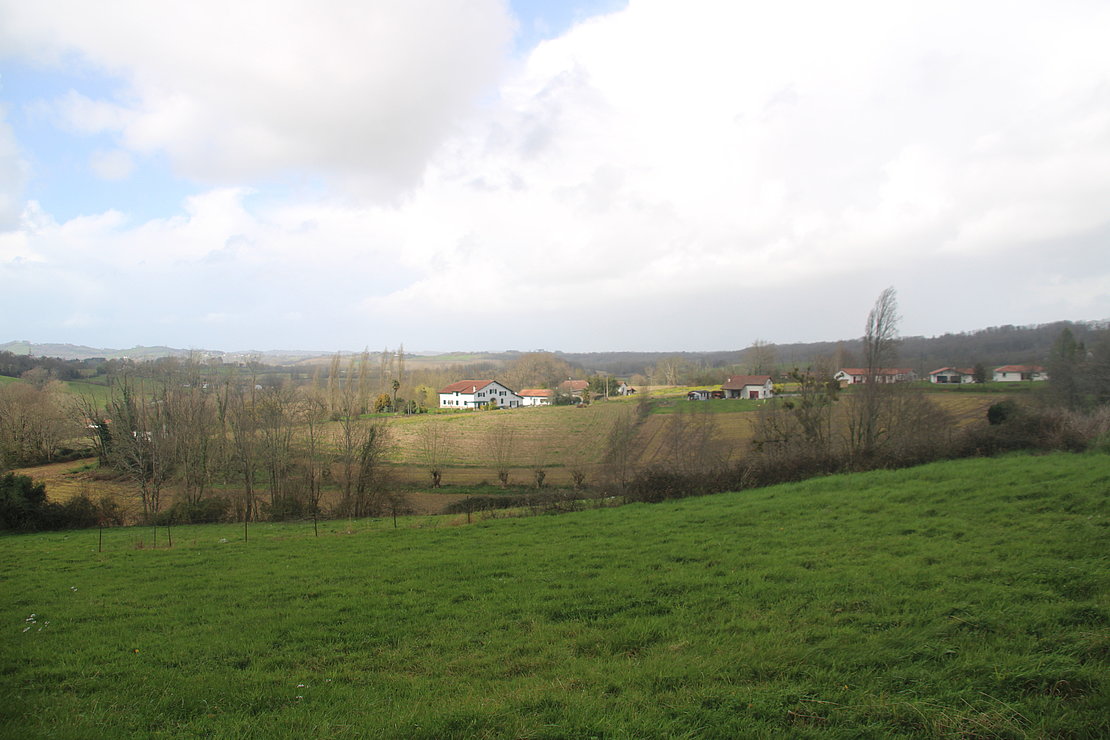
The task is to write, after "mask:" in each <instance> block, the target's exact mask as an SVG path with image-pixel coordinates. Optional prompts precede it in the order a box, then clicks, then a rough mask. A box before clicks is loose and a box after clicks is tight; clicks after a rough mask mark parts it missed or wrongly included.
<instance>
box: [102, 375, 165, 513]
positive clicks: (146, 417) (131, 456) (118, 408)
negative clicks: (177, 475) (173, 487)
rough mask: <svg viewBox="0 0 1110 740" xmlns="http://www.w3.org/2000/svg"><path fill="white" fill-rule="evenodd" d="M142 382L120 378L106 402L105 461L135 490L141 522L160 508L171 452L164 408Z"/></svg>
mask: <svg viewBox="0 0 1110 740" xmlns="http://www.w3.org/2000/svg"><path fill="white" fill-rule="evenodd" d="M149 391H150V389H149V388H148V387H147V386H146V385H145V384H143V383H141V382H140V383H138V384H136V383H133V382H132V381H131V380H130V379H128V378H124V379H122V380H120V381H118V383H117V385H116V387H115V388H114V389H113V395H112V399H111V400H110V401H109V403H108V411H109V416H110V418H111V420H112V424H111V427H112V438H111V446H110V448H109V453H108V459H109V461H110V462H111V464H112V467H114V468H116V469H117V470H119V471H120V473H122V474H123V475H124V476H126V477H127V478H128V479H129V480H131V481H132V482H133V483H135V484H136V485H137V486H138V488H139V499H140V501H141V503H142V507H143V517H144V519H149V518H151V517H153V516H154V515H155V514H157V513H158V511H159V510H160V509H161V505H162V489H163V487H164V486H165V484H166V481H168V480H169V478H170V476H171V475H172V473H173V463H174V457H175V455H174V449H173V444H172V438H171V437H170V435H169V429H168V423H167V420H166V417H165V409H164V405H163V404H162V403H161V400H160V399H158V398H152V395H153V394H151V393H150V392H149Z"/></svg>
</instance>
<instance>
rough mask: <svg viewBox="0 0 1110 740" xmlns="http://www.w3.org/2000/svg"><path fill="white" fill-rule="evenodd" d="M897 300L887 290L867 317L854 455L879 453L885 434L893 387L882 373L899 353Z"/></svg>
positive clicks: (852, 432) (852, 423)
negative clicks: (885, 409) (884, 422)
mask: <svg viewBox="0 0 1110 740" xmlns="http://www.w3.org/2000/svg"><path fill="white" fill-rule="evenodd" d="M900 320H901V317H900V316H899V315H898V300H897V294H896V293H895V290H894V288H886V289H885V290H883V292H882V293H880V294H879V297H878V298H877V299H876V300H875V305H874V307H872V309H871V311H870V313H868V314H867V326H866V329H865V331H864V335H863V357H864V363H865V365H866V371H867V375H866V377H865V378H864V382H863V385H862V386H861V387H860V388H859V389H858V391H857V392H856V393H854V394H853V395H852V401H851V405H852V409H851V415H850V419H849V443H850V448H851V450H852V454H853V455H856V456H863V457H866V456H870V455H873V454H874V453H875V451H876V446H877V444H878V442H879V437H880V436H881V433H882V428H881V426H880V423H879V421H880V417H881V416H882V411H883V408H882V407H883V404H884V402H885V400H886V399H887V398H888V397H889V396H890V393H891V390H892V389H891V387H890V385H889V384H886V383H884V382H883V378H882V376H881V371H882V370H883V368H885V367H889V366H891V365H892V364H893V363H894V360H895V359H896V357H897V350H898V322H899V321H900Z"/></svg>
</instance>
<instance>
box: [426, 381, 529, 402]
mask: <svg viewBox="0 0 1110 740" xmlns="http://www.w3.org/2000/svg"><path fill="white" fill-rule="evenodd" d="M522 403H523V399H521V397H520V396H519V395H518V394H517V393H516V391H514V390H512V389H511V388H509V387H508V386H504V385H502V384H501V383H498V382H497V381H496V380H460V381H458V382H457V383H452V384H451V385H449V386H447V387H446V388H442V389H440V391H439V407H440V408H441V409H476V408H480V407H483V406H497V407H499V408H510V409H511V408H516V407H517V406H520V405H521V404H522Z"/></svg>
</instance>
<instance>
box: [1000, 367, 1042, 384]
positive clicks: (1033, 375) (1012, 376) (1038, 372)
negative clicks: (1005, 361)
mask: <svg viewBox="0 0 1110 740" xmlns="http://www.w3.org/2000/svg"><path fill="white" fill-rule="evenodd" d="M994 379H995V381H997V382H1000V383H1016V382H1018V381H1021V380H1048V373H1046V372H1045V370H1044V368H1043V367H1041V366H1040V365H1003V366H1002V367H996V368H995V369H994Z"/></svg>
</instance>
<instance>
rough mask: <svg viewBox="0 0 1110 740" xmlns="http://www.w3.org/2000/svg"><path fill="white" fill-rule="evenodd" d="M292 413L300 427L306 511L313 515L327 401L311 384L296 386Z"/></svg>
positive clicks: (318, 489) (320, 473) (316, 510)
mask: <svg viewBox="0 0 1110 740" xmlns="http://www.w3.org/2000/svg"><path fill="white" fill-rule="evenodd" d="M295 414H296V418H297V421H298V428H299V429H300V432H301V434H300V446H301V458H302V460H303V463H302V469H303V471H304V482H305V490H306V491H307V493H308V502H307V503H308V505H309V510H310V511H311V512H312V513H313V514H314V515H315V514H317V513H319V510H320V496H321V490H322V489H321V483H322V478H323V470H324V468H323V466H322V465H321V464H320V458H321V453H322V450H321V442H322V433H323V426H324V419H325V417H326V415H327V401H326V400H325V398H324V395H323V393H322V392H321V391H320V390H319V389H317V388H316V387H315V386H305V387H302V388H300V389H299V394H298V397H297V405H296V407H295Z"/></svg>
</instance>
